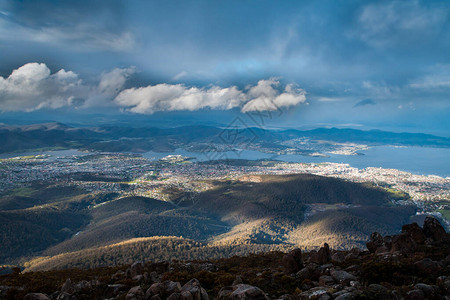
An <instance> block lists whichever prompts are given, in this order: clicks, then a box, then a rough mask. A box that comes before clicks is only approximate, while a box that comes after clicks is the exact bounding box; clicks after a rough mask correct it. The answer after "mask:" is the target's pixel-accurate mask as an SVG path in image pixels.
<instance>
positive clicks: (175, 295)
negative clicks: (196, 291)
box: [167, 293, 181, 300]
mask: <svg viewBox="0 0 450 300" xmlns="http://www.w3.org/2000/svg"><path fill="white" fill-rule="evenodd" d="M180 299H181V294H180V293H173V294H172V295H170V296H169V297H167V300H180Z"/></svg>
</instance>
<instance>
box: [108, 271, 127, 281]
mask: <svg viewBox="0 0 450 300" xmlns="http://www.w3.org/2000/svg"><path fill="white" fill-rule="evenodd" d="M124 277H125V272H124V271H122V270H119V271H117V272H116V273H114V274H113V275H112V276H111V279H112V280H121V279H123V278H124Z"/></svg>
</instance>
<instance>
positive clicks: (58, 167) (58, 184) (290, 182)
mask: <svg viewBox="0 0 450 300" xmlns="http://www.w3.org/2000/svg"><path fill="white" fill-rule="evenodd" d="M0 168H1V169H2V171H3V172H2V176H1V177H0V189H1V194H0V218H1V222H0V224H1V226H2V228H1V229H2V230H1V232H2V236H1V243H0V245H1V246H0V247H1V251H0V253H2V256H1V257H0V263H1V264H4V265H16V264H19V265H22V266H24V267H25V268H26V269H27V270H45V269H51V268H68V267H74V266H76V267H100V266H107V265H116V264H122V263H130V262H131V261H133V260H139V259H143V258H145V257H147V258H148V257H151V259H152V260H154V261H159V260H167V259H172V258H176V259H182V260H187V259H209V258H220V257H230V256H233V255H246V254H248V253H255V252H267V251H274V250H277V251H288V250H290V249H293V248H294V247H297V246H301V247H302V248H304V249H310V250H313V249H315V248H316V247H317V246H318V245H321V244H323V243H324V242H327V243H328V244H330V246H331V247H333V248H334V249H351V248H352V247H363V246H364V245H365V242H366V241H367V237H368V235H369V234H370V233H371V232H374V231H377V232H380V233H382V234H393V233H396V232H398V230H399V228H401V225H402V224H404V223H408V222H409V221H410V220H417V221H418V222H420V220H421V219H422V220H423V218H424V215H425V214H430V213H431V214H434V215H436V216H438V217H439V218H440V219H441V222H443V224H445V223H446V222H447V226H448V220H446V219H445V216H446V214H445V213H446V212H447V211H448V209H449V186H450V180H449V179H446V178H442V177H438V176H422V175H413V174H410V173H407V172H401V171H397V170H387V169H379V168H366V169H357V168H352V167H350V166H349V165H345V164H336V163H321V164H306V163H288V162H281V161H275V160H256V161H255V160H215V161H204V162H202V161H200V162H197V161H192V160H190V159H188V158H185V157H182V156H167V157H164V158H162V159H158V160H151V159H147V158H145V157H143V156H142V155H140V154H130V153H128V154H127V153H110V152H106V153H105V152H103V153H100V152H95V153H90V152H75V153H71V152H69V153H68V154H67V155H61V156H52V155H51V154H48V155H30V156H22V157H13V158H5V159H2V160H1V161H0ZM170 249H173V251H172V250H170Z"/></svg>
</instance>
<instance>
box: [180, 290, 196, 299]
mask: <svg viewBox="0 0 450 300" xmlns="http://www.w3.org/2000/svg"><path fill="white" fill-rule="evenodd" d="M181 299H182V300H194V297H193V296H192V294H191V293H190V292H188V291H182V292H181Z"/></svg>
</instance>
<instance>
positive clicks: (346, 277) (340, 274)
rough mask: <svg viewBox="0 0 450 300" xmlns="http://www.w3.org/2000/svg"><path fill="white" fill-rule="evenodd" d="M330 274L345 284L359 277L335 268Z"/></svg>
mask: <svg viewBox="0 0 450 300" xmlns="http://www.w3.org/2000/svg"><path fill="white" fill-rule="evenodd" d="M330 275H331V277H333V279H334V280H336V281H337V282H339V283H344V284H349V283H350V282H351V281H356V280H357V278H356V277H355V276H354V275H352V274H350V273H348V272H346V271H342V270H333V271H331V273H330Z"/></svg>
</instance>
